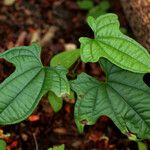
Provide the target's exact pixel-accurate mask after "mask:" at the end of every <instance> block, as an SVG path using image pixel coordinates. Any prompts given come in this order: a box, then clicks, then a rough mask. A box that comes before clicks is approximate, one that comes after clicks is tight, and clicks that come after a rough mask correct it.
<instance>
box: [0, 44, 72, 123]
mask: <svg viewBox="0 0 150 150" xmlns="http://www.w3.org/2000/svg"><path fill="white" fill-rule="evenodd" d="M40 52H41V48H40V47H39V46H38V45H37V44H32V45H31V46H22V47H16V48H13V49H10V50H8V51H6V52H4V53H2V54H0V58H4V59H6V60H7V61H9V62H11V63H13V64H14V65H15V66H16V70H15V72H14V73H13V74H11V75H10V76H9V77H8V78H7V79H5V80H4V82H2V83H1V84H0V124H14V123H17V122H19V121H22V120H24V119H25V118H27V117H28V116H29V115H30V114H31V113H32V112H33V110H34V109H35V107H36V106H37V104H38V102H39V100H40V99H41V97H42V96H43V95H44V94H46V93H47V92H48V91H52V92H54V93H55V94H56V95H57V96H62V95H64V94H66V93H69V92H70V89H69V83H68V80H67V78H66V74H67V70H66V69H65V68H63V67H52V68H50V67H44V66H43V65H42V63H41V61H40Z"/></svg>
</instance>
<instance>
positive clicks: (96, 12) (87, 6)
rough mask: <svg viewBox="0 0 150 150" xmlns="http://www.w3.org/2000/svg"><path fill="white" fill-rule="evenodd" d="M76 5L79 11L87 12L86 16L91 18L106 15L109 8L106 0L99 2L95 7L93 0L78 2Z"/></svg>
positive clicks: (80, 0) (79, 0)
mask: <svg viewBox="0 0 150 150" xmlns="http://www.w3.org/2000/svg"><path fill="white" fill-rule="evenodd" d="M77 4H78V5H79V7H80V9H82V10H87V11H88V14H87V16H92V17H94V18H97V17H99V16H100V15H104V14H106V13H107V11H108V10H109V8H110V4H109V1H108V0H101V1H100V3H99V4H97V5H96V6H94V2H93V0H78V1H77Z"/></svg>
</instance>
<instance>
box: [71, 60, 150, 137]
mask: <svg viewBox="0 0 150 150" xmlns="http://www.w3.org/2000/svg"><path fill="white" fill-rule="evenodd" d="M100 63H101V65H102V66H103V69H104V71H105V72H106V75H107V80H106V81H105V82H101V81H98V80H96V79H95V78H93V77H91V76H89V75H87V74H85V73H82V74H81V75H79V76H78V78H77V79H76V80H74V81H72V82H71V87H72V89H73V90H74V91H75V92H76V93H77V96H78V99H77V102H76V105H75V120H76V122H78V123H79V122H80V123H85V124H88V125H93V124H94V123H95V122H96V121H97V119H98V118H99V117H100V116H103V115H106V116H108V117H110V118H111V119H112V120H113V122H114V123H115V124H116V126H117V127H118V128H119V129H120V130H121V131H122V132H123V133H124V134H127V135H128V136H130V134H131V135H133V134H134V135H136V136H137V137H139V138H143V139H146V138H150V116H149V114H150V107H149V106H150V88H149V87H148V86H147V85H146V84H145V83H144V81H143V74H137V73H132V72H129V71H125V70H123V69H121V68H118V67H117V66H115V65H113V64H111V63H110V62H108V61H106V59H102V60H101V62H100ZM78 126H79V125H78Z"/></svg>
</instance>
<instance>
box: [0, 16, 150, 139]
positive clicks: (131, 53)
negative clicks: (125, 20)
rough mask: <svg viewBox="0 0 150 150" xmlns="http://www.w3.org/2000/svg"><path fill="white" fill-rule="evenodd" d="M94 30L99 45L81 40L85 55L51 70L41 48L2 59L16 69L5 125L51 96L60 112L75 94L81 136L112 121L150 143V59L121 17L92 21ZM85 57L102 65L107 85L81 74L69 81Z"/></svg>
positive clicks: (2, 109)
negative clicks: (147, 78)
mask: <svg viewBox="0 0 150 150" xmlns="http://www.w3.org/2000/svg"><path fill="white" fill-rule="evenodd" d="M88 24H89V26H90V27H91V29H92V30H93V31H94V35H95V37H94V39H90V38H87V37H82V38H80V40H79V41H80V42H81V47H80V49H76V50H73V51H69V52H63V53H60V54H58V55H56V56H55V57H53V59H52V60H51V63H50V67H45V66H43V65H42V63H41V61H40V51H41V49H40V47H39V45H37V44H35V43H33V44H32V45H31V46H22V47H16V48H13V49H10V50H8V51H6V52H4V53H2V54H0V58H4V59H6V60H8V61H9V62H11V63H13V64H14V65H15V67H16V70H15V72H14V73H13V74H11V75H10V76H9V77H8V78H7V79H5V80H4V81H3V82H2V83H1V84H0V124H2V125H7V124H14V123H17V122H20V121H22V120H24V119H25V118H27V117H28V116H29V115H30V114H31V113H32V112H33V110H34V109H35V107H36V106H37V104H38V102H39V100H40V99H41V97H42V96H43V95H45V94H46V93H48V92H49V94H48V95H49V96H48V97H49V100H50V104H51V105H52V107H53V108H54V110H55V111H56V112H57V111H59V110H60V109H61V107H62V102H61V100H62V98H63V97H65V96H67V95H70V93H72V92H71V91H74V92H75V93H76V94H77V101H76V104H75V122H76V124H77V127H78V129H79V131H80V132H83V129H84V126H85V125H93V124H94V123H95V122H96V121H97V119H98V118H99V117H100V116H102V115H106V116H108V117H109V118H110V119H112V120H113V122H114V123H115V125H116V126H117V127H118V128H119V129H120V130H121V132H122V133H124V134H126V135H127V136H128V137H129V138H133V137H134V139H136V138H141V139H148V138H150V117H149V114H150V107H149V106H150V101H149V99H150V89H149V87H148V86H147V85H146V84H145V83H144V81H143V76H144V73H149V72H150V55H149V54H148V52H147V51H146V49H145V48H144V47H142V46H141V45H140V44H138V43H137V42H136V41H135V40H133V39H131V38H129V37H127V36H125V35H124V34H122V32H120V30H119V22H118V18H117V16H116V15H115V14H106V15H102V16H100V17H98V18H97V19H94V18H93V17H88ZM79 57H80V59H81V61H83V62H85V63H87V62H98V63H99V64H100V66H101V67H102V69H103V71H104V72H105V73H106V80H105V81H99V80H97V79H95V78H94V77H92V76H89V75H87V74H86V73H81V74H80V75H78V76H77V79H75V80H71V81H69V80H68V79H67V77H66V75H67V76H68V75H69V74H67V72H68V71H67V70H70V69H71V68H72V67H73V64H74V63H75V62H76V61H77V60H78V59H79ZM64 60H67V61H64ZM72 69H73V70H74V67H73V68H72ZM72 73H74V71H73V72H72ZM75 76H76V75H75ZM75 76H73V78H74V77H75ZM51 98H52V99H51ZM55 99H56V100H55Z"/></svg>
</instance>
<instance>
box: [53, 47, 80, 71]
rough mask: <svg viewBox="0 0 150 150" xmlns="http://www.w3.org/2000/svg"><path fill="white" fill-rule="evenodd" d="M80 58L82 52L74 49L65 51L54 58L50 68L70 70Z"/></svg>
mask: <svg viewBox="0 0 150 150" xmlns="http://www.w3.org/2000/svg"><path fill="white" fill-rule="evenodd" d="M79 57H80V50H79V49H74V50H70V51H65V52H62V53H59V54H57V55H56V56H54V57H53V58H52V60H51V62H50V66H52V67H55V66H63V67H65V68H67V69H69V68H70V67H71V66H72V65H73V64H74V63H75V62H76V61H77V59H78V58H79Z"/></svg>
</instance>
